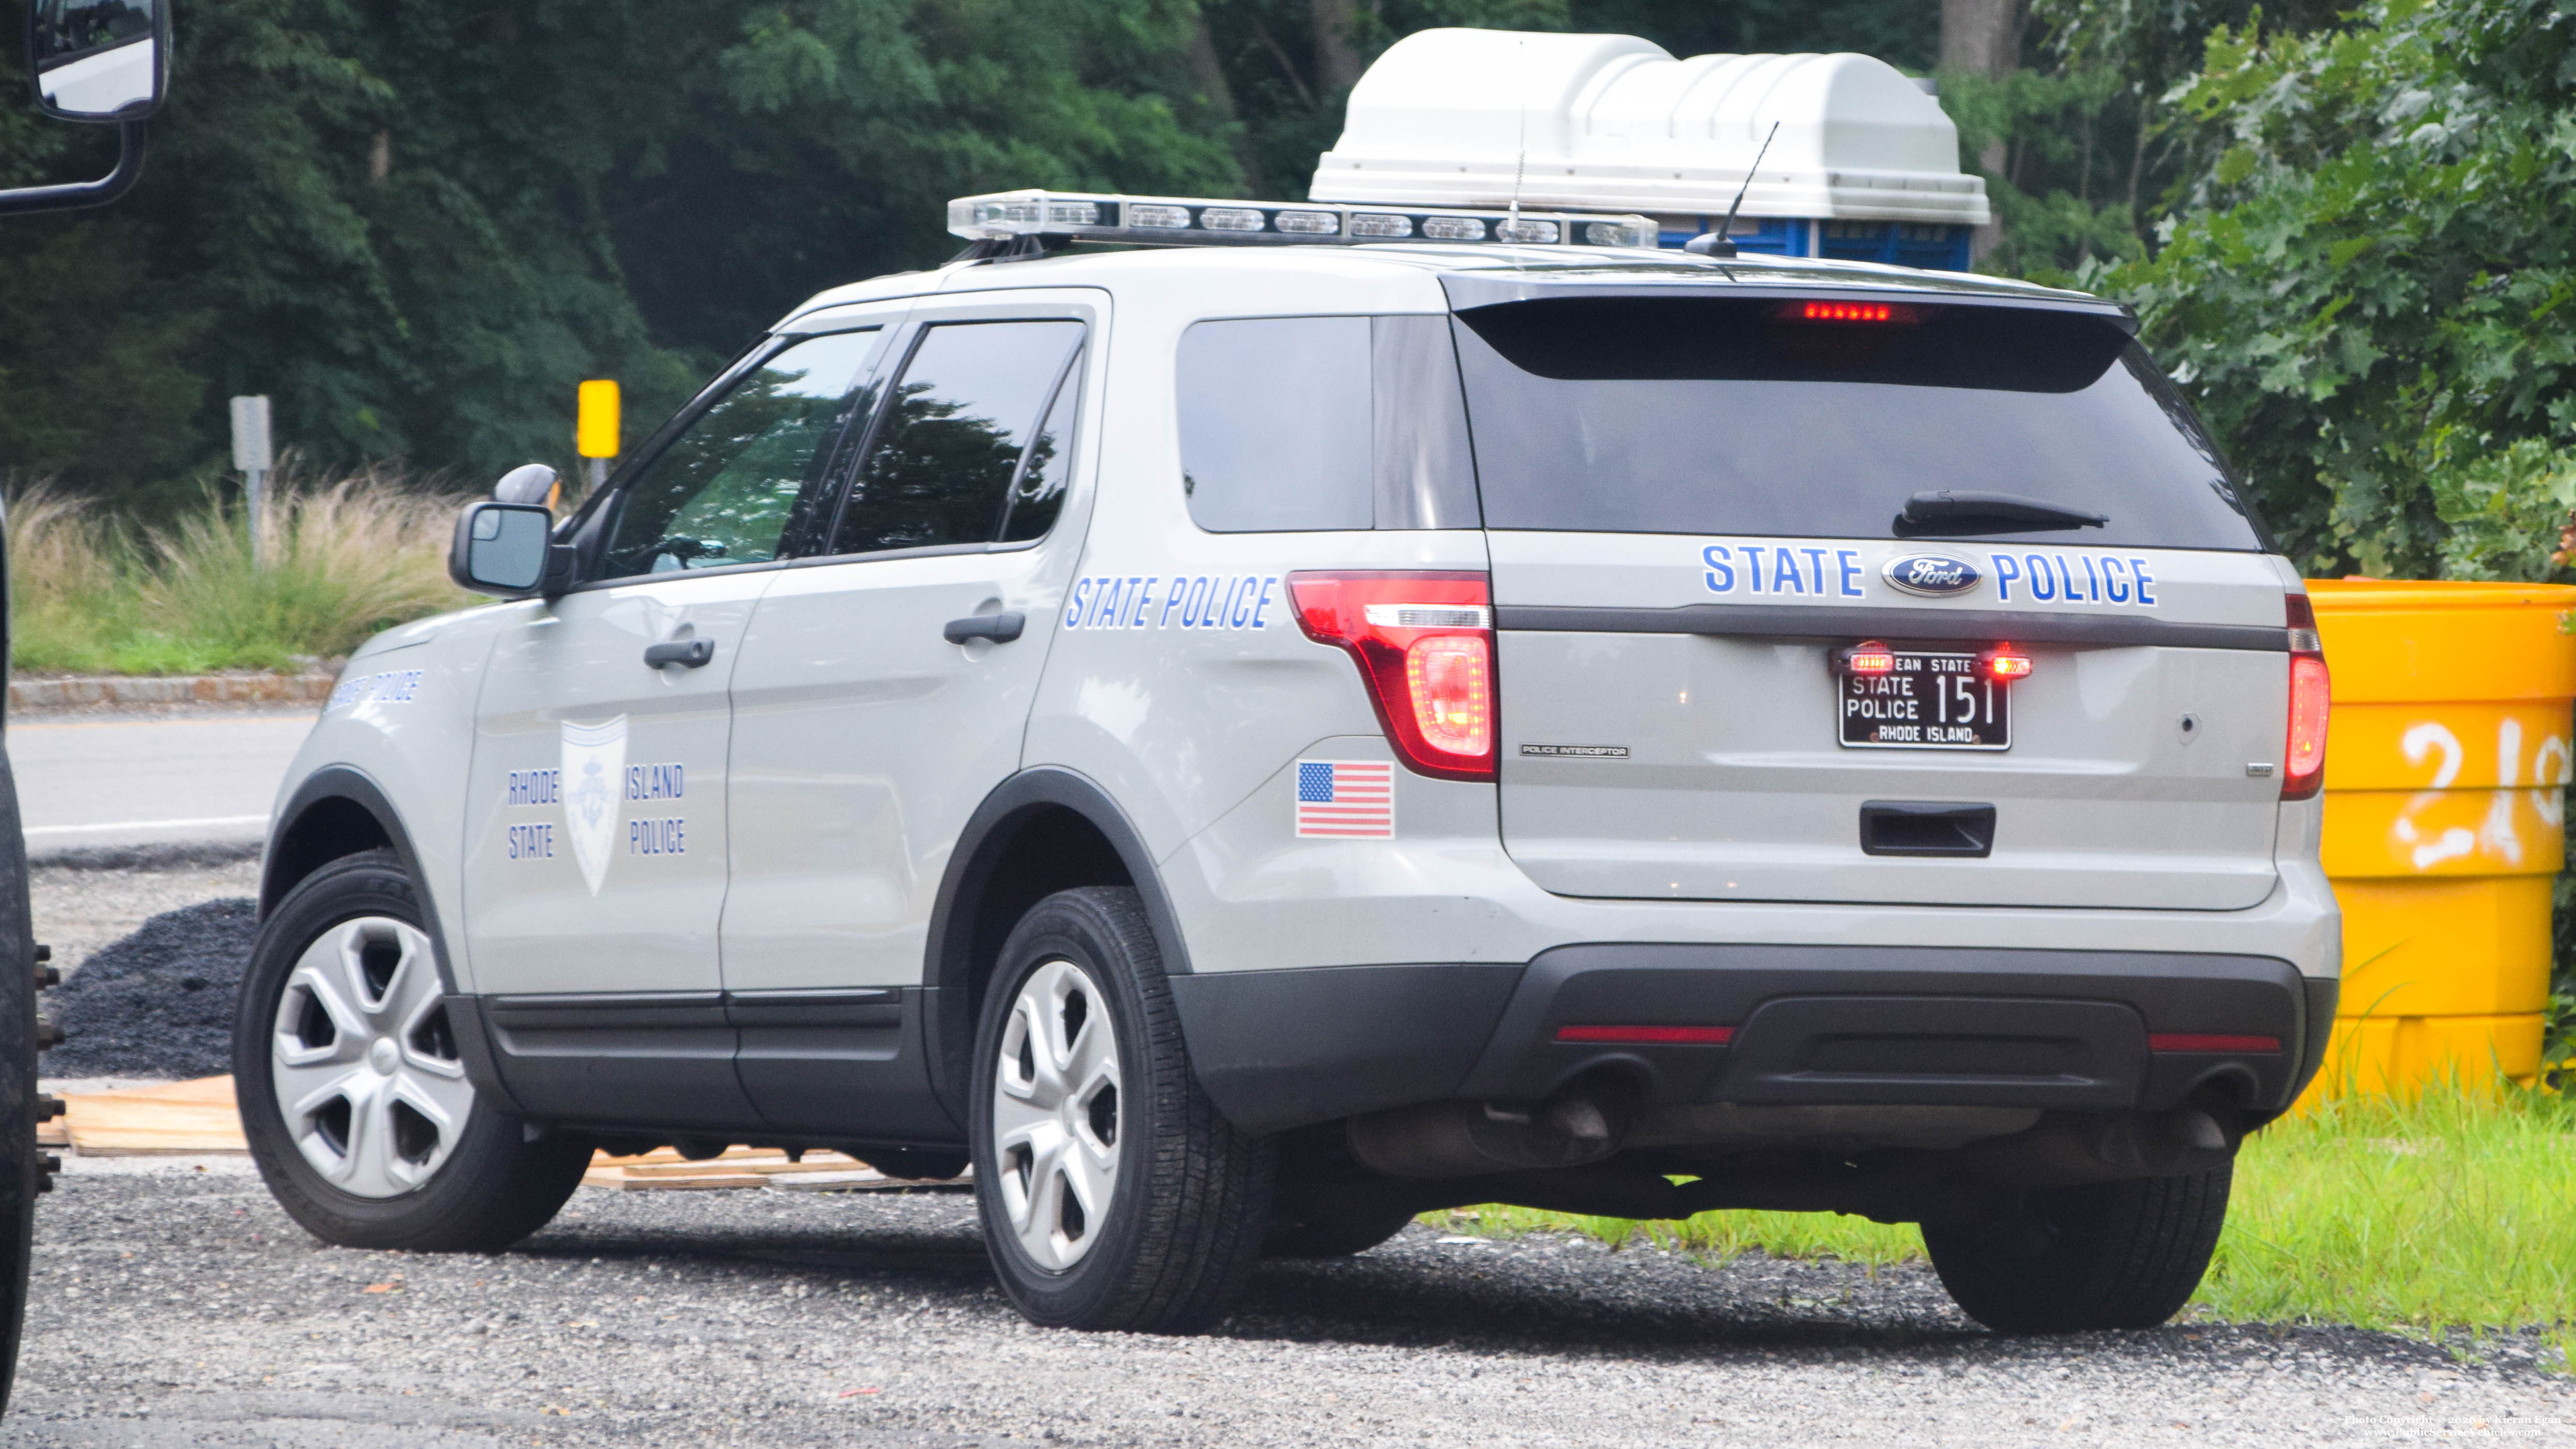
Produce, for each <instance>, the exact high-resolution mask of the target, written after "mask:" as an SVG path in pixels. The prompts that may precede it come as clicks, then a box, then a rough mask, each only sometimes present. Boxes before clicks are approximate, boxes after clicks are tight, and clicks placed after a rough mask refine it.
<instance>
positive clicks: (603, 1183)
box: [581, 1167, 769, 1192]
mask: <svg viewBox="0 0 2576 1449" xmlns="http://www.w3.org/2000/svg"><path fill="white" fill-rule="evenodd" d="M768 1182H769V1179H768V1178H766V1177H764V1176H762V1175H761V1174H759V1173H756V1172H701V1173H697V1174H695V1175H693V1176H685V1177H630V1176H628V1175H627V1172H626V1170H625V1169H624V1168H621V1167H604V1168H603V1167H594V1168H592V1169H591V1170H589V1171H588V1172H585V1173H583V1174H582V1175H581V1185H582V1186H584V1187H604V1188H608V1189H610V1190H611V1191H615V1192H703V1191H707V1190H709V1189H717V1188H741V1187H765V1186H767V1185H768Z"/></svg>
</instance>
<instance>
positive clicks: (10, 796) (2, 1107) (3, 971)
mask: <svg viewBox="0 0 2576 1449" xmlns="http://www.w3.org/2000/svg"><path fill="white" fill-rule="evenodd" d="M28 916H29V913H28V907H27V840H26V836H25V835H24V834H23V833H22V832H21V831H20V829H19V826H18V784H17V779H16V777H15V776H14V775H12V774H11V773H10V769H9V762H8V759H7V757H6V756H5V755H0V1407H6V1406H7V1404H8V1402H9V1390H10V1388H11V1387H12V1386H13V1385H14V1383H15V1382H16V1380H17V1375H18V1341H19V1338H20V1337H21V1336H22V1335H23V1333H24V1332H25V1329H26V1322H27V1265H28V1262H29V1260H30V1258H32V1256H33V1255H34V1251H35V1249H34V1236H35V1229H36V1194H38V1193H40V1192H42V1191H44V1190H45V1189H46V1188H48V1187H50V1186H52V1184H51V1183H49V1182H48V1181H46V1178H45V1173H44V1165H43V1161H42V1155H41V1154H39V1153H38V1152H37V1150H36V1053H37V1050H38V1047H37V1036H36V1021H37V1018H36V938H35V933H34V930H33V928H32V926H31V925H30V922H29V918H28Z"/></svg>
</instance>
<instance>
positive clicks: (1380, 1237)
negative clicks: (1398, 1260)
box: [1261, 1188, 1413, 1258]
mask: <svg viewBox="0 0 2576 1449" xmlns="http://www.w3.org/2000/svg"><path fill="white" fill-rule="evenodd" d="M1279 1199H1280V1200H1279V1202H1278V1204H1277V1205H1276V1206H1274V1207H1273V1208H1272V1210H1271V1214H1270V1232H1269V1235H1268V1236H1267V1237H1265V1238H1263V1239H1262V1243H1261V1255H1262V1256H1263V1257H1265V1258H1347V1257H1350V1256H1351V1255H1352V1254H1354V1253H1365V1252H1367V1251H1368V1250H1369V1249H1371V1248H1374V1247H1376V1246H1377V1245H1378V1244H1380V1243H1383V1242H1385V1241H1386V1240H1387V1239H1389V1238H1392V1237H1394V1236H1395V1235H1396V1234H1398V1233H1400V1232H1403V1231H1404V1227H1405V1224H1407V1223H1410V1222H1412V1221H1413V1214H1412V1213H1411V1212H1409V1211H1407V1210H1406V1209H1404V1208H1400V1207H1394V1208H1390V1207H1385V1206H1381V1205H1377V1204H1371V1203H1365V1202H1358V1201H1351V1200H1347V1199H1342V1198H1337V1197H1336V1196H1335V1195H1334V1194H1333V1193H1332V1192H1330V1191H1329V1190H1328V1189H1324V1188H1307V1189H1304V1190H1302V1191H1298V1192H1294V1193H1290V1192H1284V1191H1283V1192H1281V1193H1280V1194H1279Z"/></svg>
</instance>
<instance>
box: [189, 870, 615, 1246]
mask: <svg viewBox="0 0 2576 1449" xmlns="http://www.w3.org/2000/svg"><path fill="white" fill-rule="evenodd" d="M233 1089H234V1092H235V1094H236V1096H237V1097H238V1098H239V1100H240V1105H241V1117H242V1131H243V1134H244V1135H245V1136H246V1137H248V1138H249V1140H250V1150H251V1156H252V1158H253V1159H254V1160H255V1161H256V1162H257V1163H258V1164H259V1170H260V1175H261V1176H262V1177H264V1178H266V1179H267V1180H268V1188H269V1191H270V1192H271V1193H272V1194H274V1195H275V1196H276V1198H277V1201H278V1205H279V1206H281V1207H283V1208H285V1209H286V1211H287V1214H288V1215H289V1216H291V1217H293V1218H294V1219H295V1220H296V1221H297V1222H299V1223H302V1224H303V1225H304V1228H305V1230H306V1231H308V1232H310V1233H312V1234H313V1235H314V1236H315V1237H317V1238H320V1239H322V1240H323V1241H324V1242H328V1243H337V1244H339V1245H341V1246H343V1247H353V1248H408V1249H413V1250H416V1251H425V1252H440V1251H466V1252H495V1251H498V1250H499V1249H502V1248H505V1247H507V1246H509V1245H510V1244H512V1243H515V1242H517V1241H518V1240H519V1239H521V1238H524V1237H526V1236H527V1235H528V1234H530V1233H532V1232H535V1231H536V1230H537V1229H538V1228H541V1227H543V1226H545V1224H546V1222H547V1221H548V1220H549V1219H551V1218H552V1217H553V1216H554V1215H555V1212H556V1210H557V1209H559V1208H561V1207H562V1206H563V1204H564V1200H565V1199H566V1198H568V1197H570V1196H572V1190H573V1189H574V1188H575V1187H577V1186H579V1185H580V1183H581V1173H582V1168H583V1167H584V1166H585V1165H586V1164H587V1163H588V1161H589V1159H590V1144H589V1143H588V1142H587V1141H585V1140H581V1139H576V1138H570V1137H539V1138H538V1139H536V1140H534V1141H531V1140H529V1138H528V1134H527V1133H526V1132H525V1130H524V1129H523V1128H522V1127H521V1125H520V1124H519V1122H518V1121H517V1120H516V1119H514V1118H510V1117H506V1116H503V1115H502V1114H501V1113H500V1112H498V1111H496V1110H494V1109H493V1107H492V1106H491V1105H490V1104H489V1103H487V1102H485V1101H483V1100H481V1099H480V1098H479V1097H478V1096H477V1094H476V1093H475V1090H474V1084H473V1083H472V1082H470V1081H468V1080H466V1076H465V1066H464V1063H463V1061H462V1060H461V1059H460V1056H459V1053H458V1050H457V1042H456V1034H455V1032H454V1030H453V1028H452V1027H451V1026H450V1024H449V1022H448V1017H447V1005H446V998H445V996H444V994H443V989H442V987H441V984H440V982H439V976H438V961H437V957H436V953H435V950H434V948H433V947H432V946H431V944H430V939H429V935H428V922H427V920H426V918H425V916H424V914H423V912H422V910H421V907H420V902H419V897H418V895H417V894H416V893H415V892H414V891H413V889H412V884H411V881H410V878H409V877H408V876H406V875H405V874H404V872H403V870H402V866H401V864H400V863H399V862H398V861H397V860H396V859H395V858H394V857H393V855H392V853H391V852H388V851H370V852H368V853H366V854H363V855H353V856H349V857H347V858H345V859H341V860H336V861H333V862H331V863H330V864H329V865H326V866H324V867H322V869H320V870H318V871H316V872H314V873H313V874H312V875H311V876H309V877H307V878H306V879H305V880H304V881H303V882H302V883H300V884H299V885H297V886H296V887H295V889H294V890H293V891H291V892H289V893H288V894H287V897H286V899H285V900H284V901H282V902H280V903H279V904H278V907H277V909H276V910H275V911H274V912H272V913H271V914H270V916H269V918H268V920H267V922H266V923H265V924H263V925H262V926H261V928H260V933H259V939H258V941H257V942H256V943H255V944H254V945H253V946H252V948H251V960H250V970H249V971H248V973H247V974H246V976H245V979H244V980H243V982H242V996H241V1011H240V1015H239V1016H238V1017H236V1018H235V1021H234V1027H233Z"/></svg>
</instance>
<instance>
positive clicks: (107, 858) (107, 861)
mask: <svg viewBox="0 0 2576 1449" xmlns="http://www.w3.org/2000/svg"><path fill="white" fill-rule="evenodd" d="M264 848H265V846H264V844H263V842H262V841H261V840H259V839H250V840H219V841H162V842H157V843H154V844H150V845H57V846H53V847H51V848H48V849H43V850H30V851H28V852H27V864H28V866H29V867H30V868H31V869H32V868H41V869H47V870H188V869H192V868H195V867H201V866H225V865H232V864H234V863H236V862H238V861H245V860H257V859H259V856H260V852H261V851H262V850H263V849H264Z"/></svg>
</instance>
